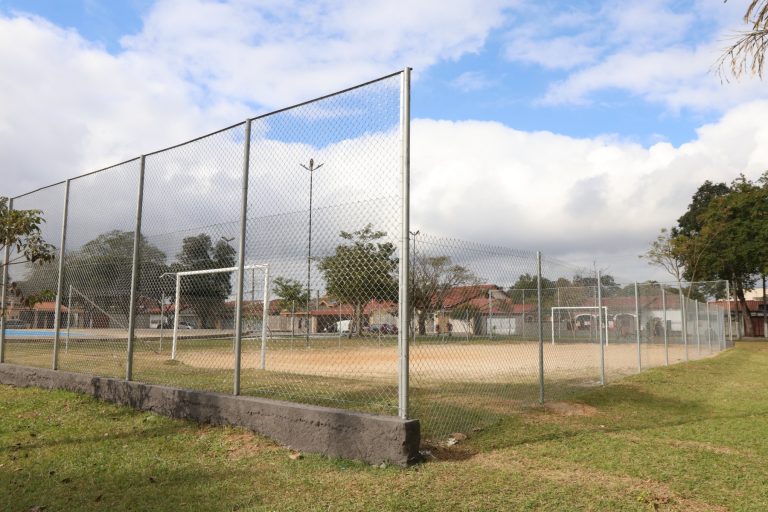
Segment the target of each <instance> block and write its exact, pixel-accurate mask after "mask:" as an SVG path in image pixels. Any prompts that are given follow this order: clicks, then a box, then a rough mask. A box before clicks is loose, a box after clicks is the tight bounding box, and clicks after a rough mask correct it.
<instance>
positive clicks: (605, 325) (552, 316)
mask: <svg viewBox="0 0 768 512" xmlns="http://www.w3.org/2000/svg"><path fill="white" fill-rule="evenodd" d="M596 309H597V310H599V311H600V312H601V313H602V314H601V315H600V316H602V317H603V318H602V319H603V320H604V321H603V322H602V323H603V330H604V331H605V344H606V345H607V344H608V306H552V308H551V311H550V314H549V321H550V323H551V324H552V344H553V345H554V344H555V311H556V310H558V311H559V310H570V311H573V310H576V311H580V310H581V311H585V310H587V311H589V310H591V311H594V310H596Z"/></svg>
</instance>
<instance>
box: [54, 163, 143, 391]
mask: <svg viewBox="0 0 768 512" xmlns="http://www.w3.org/2000/svg"><path fill="white" fill-rule="evenodd" d="M138 185H139V160H138V159H137V160H132V161H130V162H127V163H124V164H120V165H117V166H115V167H112V168H110V169H107V170H104V171H101V172H98V173H95V174H89V175H85V176H82V177H79V178H75V179H73V180H71V181H70V189H69V210H68V216H67V226H66V228H67V244H66V251H65V253H64V276H63V286H62V294H63V296H62V304H64V305H65V306H66V308H67V309H68V310H69V315H67V317H66V318H64V319H63V325H62V327H63V329H64V333H65V334H64V337H63V342H62V346H61V347H60V351H59V368H61V369H62V370H68V371H73V372H80V373H90V374H93V375H99V376H105V377H124V376H125V366H126V351H127V344H126V340H127V334H128V309H129V304H130V297H131V270H132V267H133V241H134V232H135V220H136V200H137V194H138Z"/></svg>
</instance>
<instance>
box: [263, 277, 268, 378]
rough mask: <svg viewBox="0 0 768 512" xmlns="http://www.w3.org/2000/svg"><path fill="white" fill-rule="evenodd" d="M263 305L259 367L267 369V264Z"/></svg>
mask: <svg viewBox="0 0 768 512" xmlns="http://www.w3.org/2000/svg"><path fill="white" fill-rule="evenodd" d="M263 295H264V307H263V308H262V314H261V317H262V318H261V369H262V370H266V369H267V322H268V321H269V266H268V265H267V266H265V267H264V294H263Z"/></svg>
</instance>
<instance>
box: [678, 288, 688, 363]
mask: <svg viewBox="0 0 768 512" xmlns="http://www.w3.org/2000/svg"><path fill="white" fill-rule="evenodd" d="M677 291H678V294H679V295H680V322H681V323H680V326H681V329H682V335H683V346H684V347H685V360H686V361H687V360H688V319H687V318H686V312H685V297H683V288H682V287H681V286H680V285H679V284H678V285H677Z"/></svg>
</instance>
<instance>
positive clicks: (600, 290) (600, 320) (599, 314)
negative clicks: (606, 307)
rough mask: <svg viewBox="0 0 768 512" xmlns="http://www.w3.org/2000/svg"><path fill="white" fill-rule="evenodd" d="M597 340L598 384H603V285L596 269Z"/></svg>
mask: <svg viewBox="0 0 768 512" xmlns="http://www.w3.org/2000/svg"><path fill="white" fill-rule="evenodd" d="M597 340H598V344H599V345H600V384H602V385H605V347H604V346H603V286H602V278H601V276H600V271H599V270H598V271H597Z"/></svg>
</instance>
